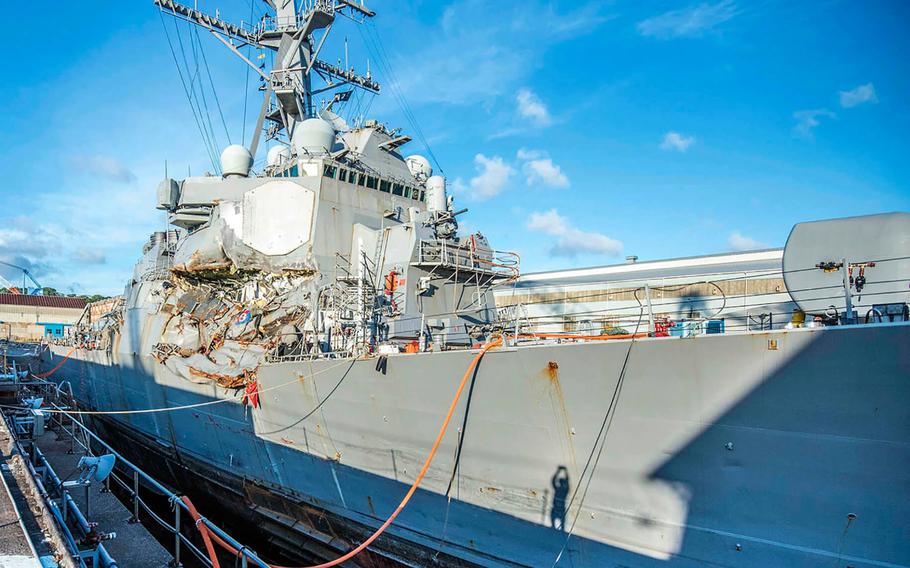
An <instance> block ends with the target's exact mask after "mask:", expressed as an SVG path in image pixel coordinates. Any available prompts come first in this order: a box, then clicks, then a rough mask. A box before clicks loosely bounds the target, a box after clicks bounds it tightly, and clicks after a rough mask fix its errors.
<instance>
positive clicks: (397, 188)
mask: <svg viewBox="0 0 910 568" xmlns="http://www.w3.org/2000/svg"><path fill="white" fill-rule="evenodd" d="M403 193H404V186H403V185H401V184H400V183H396V184H395V185H393V186H392V195H402V194H403Z"/></svg>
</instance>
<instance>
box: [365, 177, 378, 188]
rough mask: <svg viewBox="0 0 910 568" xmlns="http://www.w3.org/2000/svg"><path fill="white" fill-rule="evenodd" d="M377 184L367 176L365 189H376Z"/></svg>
mask: <svg viewBox="0 0 910 568" xmlns="http://www.w3.org/2000/svg"><path fill="white" fill-rule="evenodd" d="M377 182H379V180H378V179H376V178H374V177H373V176H367V187H368V188H370V189H376V184H377Z"/></svg>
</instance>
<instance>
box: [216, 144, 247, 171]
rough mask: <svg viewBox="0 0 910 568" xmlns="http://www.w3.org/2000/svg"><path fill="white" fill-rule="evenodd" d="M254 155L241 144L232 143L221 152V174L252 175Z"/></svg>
mask: <svg viewBox="0 0 910 568" xmlns="http://www.w3.org/2000/svg"><path fill="white" fill-rule="evenodd" d="M252 167H253V155H252V154H250V151H249V150H247V149H246V148H245V147H243V146H241V145H240V144H231V145H230V146H228V147H227V148H225V149H224V151H223V152H221V175H222V176H224V177H229V176H240V177H247V176H249V175H250V168H252Z"/></svg>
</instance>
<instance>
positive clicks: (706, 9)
mask: <svg viewBox="0 0 910 568" xmlns="http://www.w3.org/2000/svg"><path fill="white" fill-rule="evenodd" d="M735 15H736V4H735V3H734V2H732V0H722V1H721V2H717V3H716V4H709V3H707V2H706V3H702V4H699V5H697V6H690V7H688V8H681V9H679V10H672V11H670V12H665V13H663V14H661V15H659V16H655V17H653V18H648V19H647V20H643V21H641V22H639V23H638V26H637V29H638V33H640V34H641V35H643V36H646V37H653V38H657V39H673V38H680V37H699V36H701V35H703V34H704V33H705V32H707V31H709V30H711V29H712V28H714V27H716V26H718V25H720V24H722V23H724V22H726V21H727V20H729V19H731V18H733V17H734V16H735Z"/></svg>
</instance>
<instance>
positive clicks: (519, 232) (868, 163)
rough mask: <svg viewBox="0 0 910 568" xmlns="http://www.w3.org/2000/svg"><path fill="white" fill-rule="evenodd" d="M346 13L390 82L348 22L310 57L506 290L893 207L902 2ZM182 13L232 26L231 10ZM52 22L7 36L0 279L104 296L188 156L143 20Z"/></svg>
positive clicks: (378, 4)
mask: <svg viewBox="0 0 910 568" xmlns="http://www.w3.org/2000/svg"><path fill="white" fill-rule="evenodd" d="M367 4H368V5H369V6H371V7H372V8H373V9H375V10H376V11H377V12H378V13H379V16H378V17H377V18H376V19H375V21H374V26H375V32H376V33H378V34H379V36H380V37H381V38H382V46H383V48H384V50H385V51H386V54H387V56H388V58H389V59H390V60H391V63H392V68H393V69H394V77H389V76H386V75H385V74H384V73H382V68H381V67H380V66H379V65H378V62H377V58H378V56H377V54H376V53H375V52H374V53H371V51H370V50H369V49H368V47H367V46H366V45H365V44H364V41H363V36H362V35H361V32H359V31H358V30H357V29H356V27H355V26H354V25H353V24H351V23H349V22H340V23H339V25H338V26H337V30H336V31H335V32H334V33H333V36H332V40H333V42H334V43H332V44H331V45H329V46H328V47H327V48H326V51H325V52H324V56H325V58H327V59H329V60H330V61H334V60H335V59H336V58H337V57H339V56H340V55H341V53H342V52H343V49H342V40H343V38H344V37H347V38H348V39H349V44H350V54H351V55H350V61H351V64H352V65H354V66H356V67H357V68H358V69H359V70H360V71H365V68H366V61H367V59H370V62H371V70H372V71H373V73H374V76H375V77H376V79H377V80H379V81H380V82H381V83H383V86H384V94H383V95H382V96H380V97H378V98H376V99H375V100H373V101H372V103H371V105H370V107H369V109H370V112H371V114H370V116H372V117H375V118H377V119H379V120H381V121H383V122H387V123H388V124H390V125H391V126H402V127H403V129H404V131H405V132H407V133H413V126H412V125H411V124H410V123H409V122H408V121H407V120H406V119H405V116H404V113H403V112H402V110H401V107H400V106H399V104H398V103H397V97H395V96H393V95H394V93H395V92H400V93H401V94H402V95H403V98H404V99H405V100H406V101H407V103H408V105H409V106H410V109H411V111H412V113H413V115H414V116H415V117H416V119H417V121H418V123H419V126H420V128H421V130H422V132H423V133H424V134H425V137H426V139H427V140H428V142H429V145H430V147H431V149H432V151H433V154H434V155H435V156H436V158H437V159H438V160H439V163H440V165H441V166H442V169H443V170H444V172H445V174H446V175H447V176H448V178H449V181H450V188H451V190H452V192H453V193H454V194H455V196H456V200H457V202H458V203H459V204H460V205H463V206H466V207H468V208H470V211H469V213H467V214H466V215H465V216H464V219H465V220H464V223H463V226H464V228H466V229H470V230H480V231H482V232H484V233H485V234H486V235H487V236H488V237H489V238H490V240H491V241H492V243H493V244H494V246H495V247H497V248H500V249H507V250H518V251H519V252H520V253H521V254H522V260H523V268H524V270H525V271H534V270H542V269H549V268H558V267H566V266H585V265H595V264H607V263H611V262H619V261H621V260H622V258H623V257H624V256H625V255H629V254H635V255H638V256H639V257H640V258H641V259H643V260H644V259H656V258H666V257H673V256H689V255H696V254H704V253H716V252H723V251H728V250H737V249H748V248H755V247H765V246H780V245H783V243H784V241H785V239H786V237H787V234H788V232H789V229H790V227H791V226H792V225H793V224H794V223H796V222H799V221H802V220H810V219H818V218H827V217H836V216H847V215H856V214H866V213H875V212H883V211H895V210H904V211H906V210H910V174H908V169H907V167H906V162H907V159H908V157H910V144H908V134H907V133H908V132H910V107H908V101H910V73H908V71H910V68H908V67H910V66H908V63H907V61H910V39H908V34H907V33H906V31H907V29H910V4H907V3H905V2H885V1H877V2H855V3H850V2H784V1H780V2H772V1H765V2H744V1H740V2H735V1H732V0H720V1H708V2H694V3H686V2H678V3H677V2H631V1H625V2H624V1H616V2H584V1H578V0H576V1H571V2H569V1H565V2H540V1H522V2H482V1H480V0H455V1H453V2H439V1H429V0H426V1H416V2H400V1H397V0H395V1H393V0H374V1H371V2H368V3H367ZM199 6H200V7H201V8H205V9H208V10H210V11H212V12H214V11H215V9H219V11H220V13H221V15H223V16H224V17H226V18H229V19H231V20H233V21H240V20H241V19H248V18H249V11H250V9H251V5H250V4H249V3H248V2H247V1H246V0H222V1H220V2H215V1H213V0H199ZM252 8H253V10H255V11H256V12H260V11H261V3H259V2H256V3H255V4H254V5H253V6H252ZM53 17H54V20H55V21H57V22H66V23H67V25H66V26H63V27H59V28H55V32H54V33H53V34H41V36H40V38H39V37H38V36H37V35H36V34H37V32H36V31H35V29H34V28H32V27H29V26H12V27H11V28H10V29H8V30H7V32H8V33H12V34H13V37H12V38H8V45H10V46H14V47H15V49H11V50H8V55H7V57H5V58H4V60H3V62H2V63H0V66H2V69H0V71H2V75H0V76H2V77H3V79H2V81H0V100H2V101H3V112H2V113H0V148H2V152H0V166H2V170H3V172H4V174H5V175H4V178H3V180H4V183H3V184H2V186H0V198H2V203H3V207H2V208H0V260H7V261H13V262H16V263H19V264H26V265H28V266H30V267H31V268H32V269H33V272H34V273H35V274H36V275H37V277H38V279H39V280H40V281H41V282H42V284H44V285H45V286H54V287H57V288H58V289H60V290H63V291H73V292H102V293H117V292H118V291H120V290H121V289H122V286H123V284H124V282H125V281H126V279H128V278H129V275H130V271H131V267H132V264H133V262H134V261H135V260H136V258H137V256H138V254H139V252H140V248H141V245H142V243H143V242H144V241H145V240H146V239H147V238H148V234H149V233H150V232H151V231H153V230H160V229H162V228H163V227H164V224H165V220H164V217H163V215H162V214H161V213H160V212H158V211H156V210H155V209H154V194H155V186H156V185H157V182H158V181H159V180H160V179H161V178H162V177H163V176H164V171H165V161H167V168H168V171H169V173H170V174H171V175H172V176H174V177H180V176H182V175H183V174H184V172H187V171H190V172H192V173H195V174H198V173H201V172H203V171H205V170H206V169H211V166H210V162H209V157H208V154H207V153H206V150H205V148H204V146H203V144H202V139H201V136H200V134H199V132H198V130H197V129H196V126H195V123H194V122H193V115H192V113H191V111H190V107H189V105H188V103H187V101H186V97H185V95H184V93H183V90H182V86H181V83H180V79H179V77H178V74H177V70H176V68H175V65H174V61H173V59H172V55H171V52H170V50H169V47H168V42H167V40H166V39H165V35H164V31H163V28H162V22H161V19H160V17H159V13H158V11H157V9H156V8H155V7H154V6H153V5H152V3H151V1H149V2H145V1H131V2H95V3H93V4H92V7H91V9H87V8H86V7H85V6H84V5H83V4H80V3H69V2H67V3H59V4H58V5H56V7H55V9H54V16H53ZM166 25H167V26H168V27H167V28H166V29H168V30H169V33H170V34H171V39H172V41H176V37H177V31H179V32H180V34H181V38H183V40H184V41H185V42H187V43H186V49H189V43H188V42H190V41H191V36H190V35H189V33H188V32H187V30H186V29H185V27H179V28H178V30H176V31H175V30H174V28H173V23H172V22H170V21H167V24H166ZM367 37H372V36H371V35H369V34H368V35H367ZM199 40H200V42H201V45H203V46H204V48H205V53H206V57H207V61H208V63H209V65H210V68H211V73H212V81H213V83H214V84H215V86H216V87H217V92H218V97H219V103H220V106H221V108H222V111H223V114H224V117H225V121H224V122H225V124H224V125H223V126H222V124H221V118H220V116H219V115H218V114H217V111H215V110H214V105H213V106H212V107H210V109H211V111H212V121H213V122H212V124H213V125H214V126H213V130H215V134H216V138H217V139H218V144H219V147H223V146H224V145H226V144H227V143H228V139H229V138H230V141H232V142H238V141H240V140H241V139H242V131H243V128H244V126H243V125H244V121H243V114H244V110H243V109H244V101H245V99H246V101H247V106H248V111H247V121H246V123H247V125H246V141H247V142H248V141H249V132H250V128H251V127H252V124H253V121H254V119H255V112H256V110H258V104H259V99H258V97H257V93H256V91H255V87H256V86H257V81H255V80H254V77H250V79H249V82H248V83H247V82H246V71H245V67H244V65H243V63H241V62H239V61H238V60H237V59H236V58H234V57H233V56H232V55H230V54H229V52H228V51H227V50H226V49H225V48H224V47H223V46H221V45H220V44H219V43H217V42H216V41H215V40H214V39H213V38H211V37H209V36H208V35H207V34H205V33H201V34H200V35H199ZM396 86H397V88H395V87H396ZM247 93H249V96H247ZM225 130H226V131H227V133H225ZM406 150H407V151H409V152H413V153H425V152H426V151H425V150H424V149H423V148H422V146H421V144H420V143H419V142H417V141H415V142H412V143H411V144H410V145H409V147H406ZM0 274H2V275H4V276H6V277H7V278H10V279H12V280H14V281H15V280H16V279H17V278H16V277H15V276H14V275H13V274H12V273H10V272H7V271H3V272H0Z"/></svg>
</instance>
